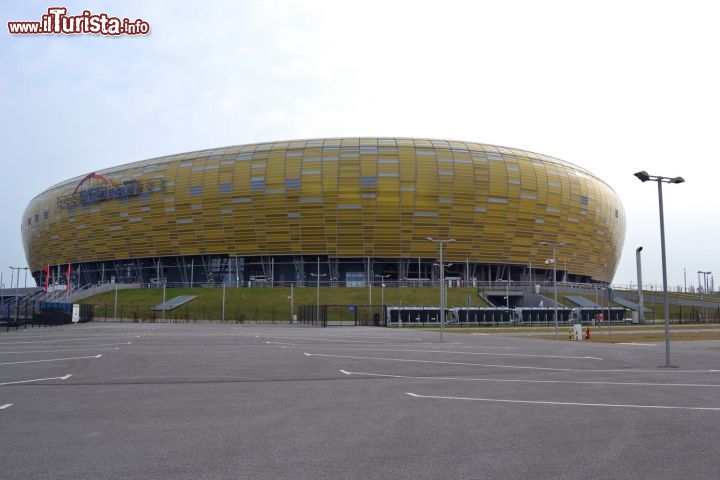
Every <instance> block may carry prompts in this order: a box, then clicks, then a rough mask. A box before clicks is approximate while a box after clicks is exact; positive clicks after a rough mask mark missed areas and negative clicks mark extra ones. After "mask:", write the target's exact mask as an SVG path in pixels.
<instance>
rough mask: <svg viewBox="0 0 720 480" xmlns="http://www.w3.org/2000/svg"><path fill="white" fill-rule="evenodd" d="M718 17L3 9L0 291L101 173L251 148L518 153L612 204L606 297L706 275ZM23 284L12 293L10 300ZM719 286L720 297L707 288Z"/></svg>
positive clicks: (173, 5)
mask: <svg viewBox="0 0 720 480" xmlns="http://www.w3.org/2000/svg"><path fill="white" fill-rule="evenodd" d="M715 3H717V2H712V1H697V0H686V1H684V2H677V1H673V2H670V1H663V0H655V1H639V0H638V1H633V0H624V1H616V0H604V1H602V2H600V1H597V2H579V1H555V0H543V1H533V0H527V1H521V0H502V1H500V0H497V1H467V2H463V1H452V0H443V1H438V0H435V1H430V2H425V1H418V0H414V1H393V0H383V1H372V0H364V1H362V2H347V1H339V0H336V1H313V0H301V1H289V0H288V1H283V0H278V1H265V2H261V1H242V0H241V1H205V2H198V1H195V2H189V1H184V0H183V1H152V2H147V1H140V0H138V1H117V2H108V1H92V0H86V1H75V0H72V1H64V2H55V1H53V2H49V3H48V2H38V1H34V0H32V1H27V0H25V1H20V0H18V1H15V0H10V1H8V0H4V1H3V2H2V11H1V12H0V17H1V18H2V22H1V24H2V28H3V32H2V34H0V38H1V40H0V65H1V67H0V68H1V69H2V70H1V71H2V74H0V95H2V102H0V109H2V115H1V116H0V144H1V145H2V151H3V153H4V158H3V162H2V165H3V170H2V171H3V181H2V188H0V192H1V193H0V202H1V203H0V205H1V207H2V208H0V221H2V225H3V226H4V227H3V229H2V235H1V236H0V271H1V272H3V283H5V284H6V285H9V283H10V269H9V268H8V266H21V267H24V266H26V265H27V263H26V260H25V254H24V251H23V246H22V241H21V237H20V223H21V221H22V218H21V217H22V214H23V210H24V209H25V207H26V206H27V204H28V202H29V201H30V200H31V199H32V198H33V197H34V196H35V195H37V194H39V193H40V192H42V191H43V190H45V189H46V188H48V187H50V186H52V185H54V184H56V183H58V182H60V181H63V180H66V179H68V178H71V177H74V176H77V175H84V174H87V173H90V172H93V171H95V170H100V169H102V168H106V167H110V166H115V165H119V164H122V163H128V162H132V161H137V160H142V159H146V158H152V157H156V156H161V155H167V154H173V153H180V152H185V151H190V150H197V149H204V148H210V147H219V146H225V145H236V144H244V143H252V142H259V141H268V140H270V141H271V140H285V139H294V138H311V137H337V136H413V137H430V138H444V139H453V140H465V141H472V142H482V143H490V144H496V145H502V146H509V147H516V148H521V149H526V150H531V151H535V152H539V153H543V154H546V155H551V156H554V157H558V158H560V159H563V160H566V161H568V162H571V163H574V164H576V165H579V166H582V167H584V168H586V169H588V170H590V171H591V172H593V173H594V174H595V175H597V176H598V177H600V178H601V179H603V180H604V181H605V182H607V183H608V184H609V185H610V186H611V187H612V188H613V189H615V191H616V192H617V193H618V195H619V196H620V198H621V200H622V202H623V204H624V207H625V212H626V215H627V226H628V228H627V235H626V237H625V248H624V251H623V255H622V259H621V261H620V265H619V268H618V271H617V273H616V275H615V279H614V283H615V284H618V285H628V284H629V283H630V282H633V283H636V281H637V280H636V278H637V277H636V271H635V249H636V248H637V247H638V246H643V247H644V249H643V278H644V281H645V283H646V285H647V284H655V285H661V283H662V276H661V261H660V235H659V232H660V229H659V217H658V195H657V186H656V184H651V183H645V184H642V183H640V182H639V181H638V180H637V179H636V178H635V177H634V176H633V173H634V172H637V171H639V170H647V171H648V172H649V173H650V174H653V175H663V176H683V177H684V178H685V180H686V183H684V184H680V185H665V186H664V188H663V194H664V200H665V202H664V203H665V223H666V225H665V226H666V238H667V255H668V280H669V286H670V287H671V288H673V289H674V288H676V287H678V286H683V285H684V282H685V280H684V272H687V284H688V286H690V285H691V284H692V285H697V278H698V276H697V271H698V270H705V271H708V270H709V271H713V272H714V273H716V274H718V275H720V257H719V256H718V254H717V253H716V252H717V249H718V240H719V239H720V222H718V211H720V208H719V207H720V205H719V204H720V195H719V194H718V190H719V189H720V188H719V187H718V181H717V180H716V179H715V175H716V174H717V173H718V171H720V168H719V167H718V166H717V165H718V154H717V147H716V144H717V142H718V138H717V136H718V132H720V128H719V127H720V71H719V69H720V67H719V65H720V60H719V58H720V57H719V56H718V48H719V46H720V28H718V25H717V22H718V18H720V16H719V15H718V9H716V8H715V7H714V4H715ZM58 5H61V6H65V7H67V8H68V13H69V14H74V15H79V14H81V13H82V11H83V10H90V11H91V13H93V14H101V13H106V14H108V15H109V16H117V17H120V18H124V17H127V18H129V19H130V20H134V19H137V18H141V19H143V20H145V21H146V22H148V23H149V24H150V28H151V33H150V34H149V35H147V36H145V35H138V36H119V37H110V36H101V35H75V36H68V35H38V36H21V35H10V34H9V33H8V31H7V22H8V21H19V20H30V21H39V20H40V19H41V17H42V15H43V14H46V13H47V9H48V8H49V7H53V6H58ZM23 282H24V278H23V281H21V286H22V285H23ZM718 285H719V286H720V281H719V282H718Z"/></svg>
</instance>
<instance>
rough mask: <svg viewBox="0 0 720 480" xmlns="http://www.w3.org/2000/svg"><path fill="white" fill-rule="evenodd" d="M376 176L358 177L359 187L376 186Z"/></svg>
mask: <svg viewBox="0 0 720 480" xmlns="http://www.w3.org/2000/svg"><path fill="white" fill-rule="evenodd" d="M376 187H377V177H360V188H376Z"/></svg>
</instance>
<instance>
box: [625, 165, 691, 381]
mask: <svg viewBox="0 0 720 480" xmlns="http://www.w3.org/2000/svg"><path fill="white" fill-rule="evenodd" d="M635 176H636V177H637V178H638V180H640V181H641V182H647V181H648V180H652V181H654V182H657V184H658V204H659V206H660V251H661V256H662V275H663V306H664V309H665V367H668V368H669V367H670V305H669V303H670V300H669V297H668V290H667V260H666V258H665V215H664V212H663V197H662V184H663V182H666V183H683V182H684V181H685V179H684V178H682V177H661V176H658V175H650V174H648V173H647V172H646V171H644V170H643V171H642V172H637V173H635Z"/></svg>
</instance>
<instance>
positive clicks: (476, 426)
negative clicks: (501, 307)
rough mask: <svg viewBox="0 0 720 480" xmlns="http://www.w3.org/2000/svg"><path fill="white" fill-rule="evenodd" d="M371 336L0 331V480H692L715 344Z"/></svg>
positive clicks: (351, 330) (373, 331)
mask: <svg viewBox="0 0 720 480" xmlns="http://www.w3.org/2000/svg"><path fill="white" fill-rule="evenodd" d="M443 339H444V342H443V343H440V342H439V340H440V337H439V334H438V333H437V332H427V331H419V330H414V329H386V328H372V327H334V328H317V327H307V326H288V325H285V326H279V325H278V326H275V325H245V326H242V325H240V326H237V325H206V324H203V325H201V324H149V325H148V324H100V323H89V324H82V325H66V326H62V327H52V328H28V329H20V330H17V331H15V330H11V331H10V332H2V333H0V455H2V460H0V462H1V464H2V467H1V470H0V472H2V473H0V477H2V478H3V479H34V480H42V479H60V480H64V479H72V480H78V479H129V478H132V479H390V478H392V479H450V478H460V479H525V478H528V479H530V478H532V479H579V478H582V479H603V480H607V479H648V478H652V479H683V480H689V479H708V478H717V472H718V471H720V446H719V444H718V438H719V433H720V431H719V428H718V425H720V341H702V342H673V343H672V345H671V364H672V365H673V367H672V368H665V367H664V365H665V346H664V343H662V342H659V343H654V344H604V343H592V342H570V341H551V340H541V339H536V338H524V337H517V336H509V335H502V334H492V335H473V334H466V333H450V332H446V333H445V335H444V337H443Z"/></svg>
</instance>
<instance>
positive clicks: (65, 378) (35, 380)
mask: <svg viewBox="0 0 720 480" xmlns="http://www.w3.org/2000/svg"><path fill="white" fill-rule="evenodd" d="M70 377H72V373H68V374H67V375H65V376H63V377H50V378H34V379H32V380H18V381H16V382H5V383H0V386H2V385H17V384H20V383H33V382H44V381H46V380H67V379H68V378H70Z"/></svg>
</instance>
